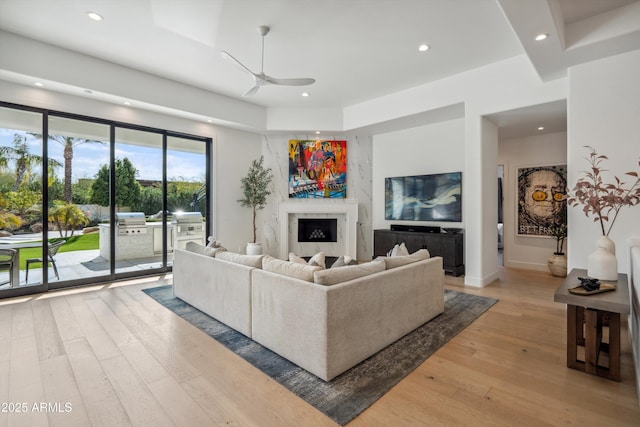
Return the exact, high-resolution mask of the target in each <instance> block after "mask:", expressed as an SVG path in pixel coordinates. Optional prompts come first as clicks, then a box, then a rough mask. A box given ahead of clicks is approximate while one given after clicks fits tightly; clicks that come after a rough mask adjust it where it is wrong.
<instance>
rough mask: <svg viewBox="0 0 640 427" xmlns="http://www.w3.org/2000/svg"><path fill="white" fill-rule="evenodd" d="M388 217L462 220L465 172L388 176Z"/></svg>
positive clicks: (386, 208)
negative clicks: (463, 174) (463, 178)
mask: <svg viewBox="0 0 640 427" xmlns="http://www.w3.org/2000/svg"><path fill="white" fill-rule="evenodd" d="M384 218H385V219H392V220H393V219H395V220H405V221H450V222H461V221H462V172H450V173H439V174H433V175H415V176H399V177H392V178H385V179H384Z"/></svg>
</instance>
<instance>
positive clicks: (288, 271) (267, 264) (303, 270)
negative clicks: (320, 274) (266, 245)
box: [262, 255, 321, 282]
mask: <svg viewBox="0 0 640 427" xmlns="http://www.w3.org/2000/svg"><path fill="white" fill-rule="evenodd" d="M303 261H304V260H303ZM262 269H263V270H265V271H270V272H272V273H277V274H282V275H283V276H288V277H293V278H296V279H300V280H305V281H307V282H313V273H314V272H316V271H320V270H321V268H320V267H317V266H313V265H308V264H307V263H306V262H305V263H304V264H300V263H297V262H290V261H283V260H281V259H277V258H273V257H272V256H269V255H267V256H265V257H264V258H263V259H262Z"/></svg>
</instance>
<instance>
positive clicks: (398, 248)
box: [387, 242, 409, 256]
mask: <svg viewBox="0 0 640 427" xmlns="http://www.w3.org/2000/svg"><path fill="white" fill-rule="evenodd" d="M407 255H409V250H408V249H407V247H406V246H405V245H404V242H402V243H401V244H399V245H398V244H396V245H395V246H394V247H393V249H391V251H389V252H387V256H407Z"/></svg>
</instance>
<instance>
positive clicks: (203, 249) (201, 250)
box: [185, 242, 226, 257]
mask: <svg viewBox="0 0 640 427" xmlns="http://www.w3.org/2000/svg"><path fill="white" fill-rule="evenodd" d="M185 249H186V250H188V251H189V252H195V253H197V254H201V255H206V256H211V257H212V256H215V255H216V253H218V252H224V251H226V249H225V248H211V247H209V246H204V245H201V244H200V243H196V242H187V244H186V246H185Z"/></svg>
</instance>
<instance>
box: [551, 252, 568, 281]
mask: <svg viewBox="0 0 640 427" xmlns="http://www.w3.org/2000/svg"><path fill="white" fill-rule="evenodd" d="M547 267H549V271H551V274H553V275H554V276H556V277H567V256H566V255H565V254H562V253H560V254H559V253H557V252H556V253H554V254H553V256H551V258H549V259H548V260H547Z"/></svg>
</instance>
